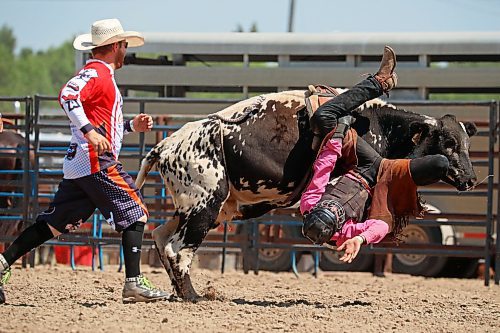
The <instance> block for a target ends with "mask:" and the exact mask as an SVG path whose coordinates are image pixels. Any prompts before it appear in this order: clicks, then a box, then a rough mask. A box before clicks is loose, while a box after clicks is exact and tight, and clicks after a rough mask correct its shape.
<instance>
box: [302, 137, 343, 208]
mask: <svg viewBox="0 0 500 333" xmlns="http://www.w3.org/2000/svg"><path fill="white" fill-rule="evenodd" d="M341 156H342V142H341V141H340V140H339V139H330V140H328V141H327V142H326V144H325V145H324V146H323V148H322V149H321V152H320V153H319V155H318V157H317V158H316V161H314V164H313V172H314V174H313V178H312V179H311V182H310V183H309V185H308V186H307V188H306V190H305V191H304V193H302V196H301V197H300V212H301V213H302V215H304V213H305V212H307V211H309V210H311V209H312V208H313V207H314V206H316V204H317V203H318V201H319V199H321V196H322V195H323V193H325V188H326V184H328V181H329V180H330V173H331V172H332V171H333V168H334V167H335V163H337V160H338V159H339V158H340V157H341Z"/></svg>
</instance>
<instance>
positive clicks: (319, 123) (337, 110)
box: [311, 46, 397, 137]
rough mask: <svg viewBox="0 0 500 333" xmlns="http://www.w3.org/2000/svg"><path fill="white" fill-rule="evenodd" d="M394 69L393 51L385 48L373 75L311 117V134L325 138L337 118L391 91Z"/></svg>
mask: <svg viewBox="0 0 500 333" xmlns="http://www.w3.org/2000/svg"><path fill="white" fill-rule="evenodd" d="M395 67H396V55H395V53H394V50H392V49H391V48H390V47H388V46H386V47H385V48H384V54H383V57H382V61H381V64H380V68H379V70H378V71H377V73H376V74H375V75H372V76H369V77H368V78H366V79H365V80H363V81H361V82H360V83H358V84H357V85H355V86H354V87H352V88H351V89H349V90H347V91H345V92H344V93H342V94H340V95H338V96H335V97H334V98H332V99H331V100H330V101H328V102H327V103H325V104H323V105H322V106H320V107H319V109H318V110H317V111H316V112H315V113H314V115H313V116H312V117H311V128H312V130H313V132H314V133H315V134H316V135H319V136H320V137H323V136H325V135H326V134H328V133H329V132H331V131H332V130H333V129H334V128H335V126H336V125H337V119H338V118H341V117H344V116H347V115H349V114H350V112H351V111H353V110H355V109H356V108H357V107H359V106H360V105H362V104H363V103H365V102H367V101H369V100H371V99H374V98H376V97H379V96H380V95H382V94H383V93H384V92H388V91H390V90H391V89H393V88H394V87H395V86H396V84H397V76H396V74H395V73H394V68H395Z"/></svg>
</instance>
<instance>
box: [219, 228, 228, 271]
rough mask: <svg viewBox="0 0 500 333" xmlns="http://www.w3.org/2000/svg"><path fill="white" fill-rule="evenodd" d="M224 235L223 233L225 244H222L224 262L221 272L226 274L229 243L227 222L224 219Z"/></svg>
mask: <svg viewBox="0 0 500 333" xmlns="http://www.w3.org/2000/svg"><path fill="white" fill-rule="evenodd" d="M223 223H224V235H223V240H222V241H223V245H222V264H221V267H220V272H221V274H224V271H225V268H226V252H227V250H226V243H227V222H226V221H224V222H223Z"/></svg>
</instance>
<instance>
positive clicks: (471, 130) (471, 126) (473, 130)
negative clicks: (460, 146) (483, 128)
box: [464, 121, 477, 137]
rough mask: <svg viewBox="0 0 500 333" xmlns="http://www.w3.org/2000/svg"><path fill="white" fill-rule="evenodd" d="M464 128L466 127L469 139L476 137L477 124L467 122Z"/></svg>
mask: <svg viewBox="0 0 500 333" xmlns="http://www.w3.org/2000/svg"><path fill="white" fill-rule="evenodd" d="M464 126H465V131H466V132H467V135H469V137H471V136H473V135H476V133H477V127H476V124H474V123H471V122H470V121H466V122H465V123H464Z"/></svg>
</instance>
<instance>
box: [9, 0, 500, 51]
mask: <svg viewBox="0 0 500 333" xmlns="http://www.w3.org/2000/svg"><path fill="white" fill-rule="evenodd" d="M289 4H290V0H247V1H242V0H176V1H174V0H0V25H8V26H9V27H11V28H12V29H13V30H14V35H15V36H16V38H17V50H19V49H20V48H22V47H30V48H32V49H34V50H45V49H47V48H48V47H49V46H58V45H60V44H61V43H62V42H63V41H65V40H72V39H73V38H74V36H76V35H77V34H80V33H88V32H90V25H91V23H92V22H93V21H96V20H99V19H103V18H111V17H117V18H119V19H120V21H121V22H122V25H123V26H124V28H125V30H137V31H141V32H230V31H234V30H236V28H237V26H238V25H241V26H242V27H243V29H244V30H248V29H249V28H250V27H251V25H252V23H254V22H255V23H256V24H257V27H258V30H259V31H260V32H285V31H287V28H288V17H289V7H290V5H289ZM294 31H295V32H311V33H312V32H337V31H338V32H410V31H412V32H418V31H436V32H444V31H498V32H499V33H500V0H343V1H339V0H295V15H294Z"/></svg>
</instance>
